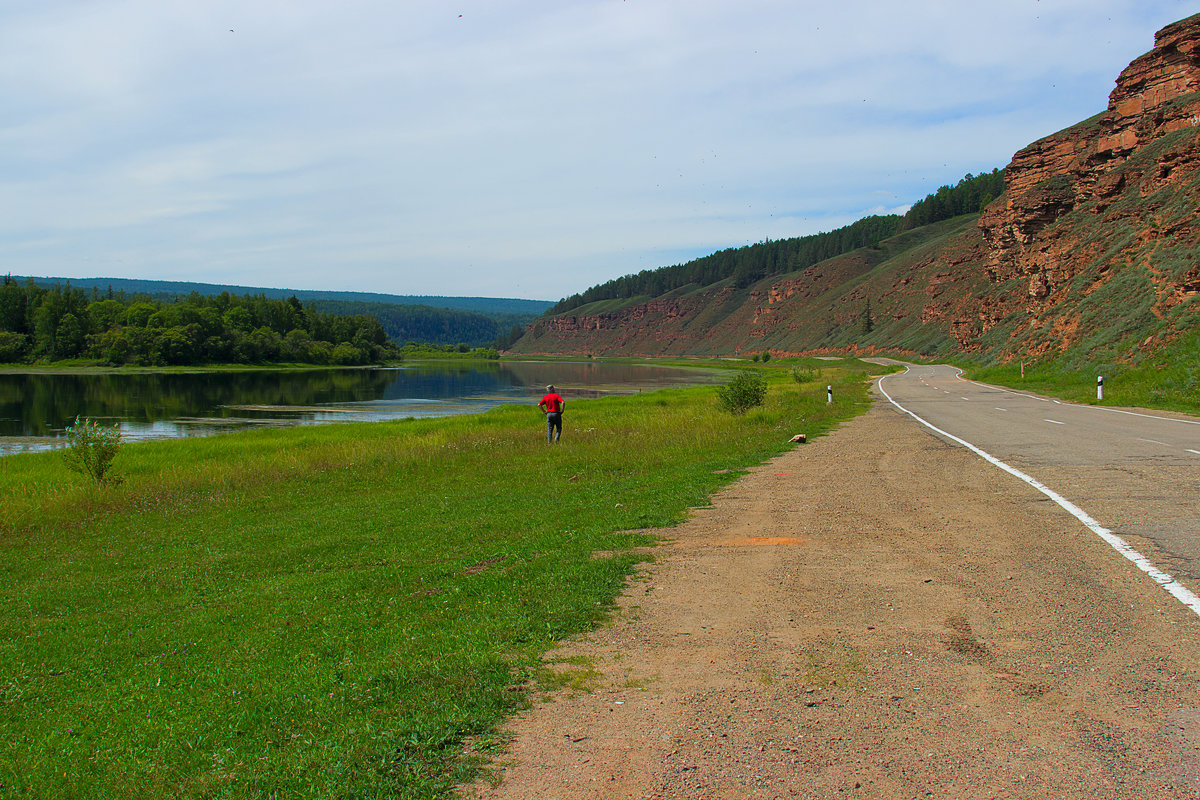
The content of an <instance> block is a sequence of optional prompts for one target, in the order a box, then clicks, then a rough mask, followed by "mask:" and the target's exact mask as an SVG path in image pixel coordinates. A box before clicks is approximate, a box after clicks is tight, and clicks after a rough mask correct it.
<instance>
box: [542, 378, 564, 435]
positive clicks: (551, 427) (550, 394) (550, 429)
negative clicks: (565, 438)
mask: <svg viewBox="0 0 1200 800" xmlns="http://www.w3.org/2000/svg"><path fill="white" fill-rule="evenodd" d="M566 406H567V401H566V400H563V399H562V395H560V394H558V393H557V392H555V391H554V384H550V385H549V386H547V387H546V396H545V397H543V398H542V402H540V403H538V408H540V409H541V410H542V412H543V413H545V415H546V443H547V444H553V443H554V442H557V441H558V440H559V437H561V436H562V415H563V409H564V408H566Z"/></svg>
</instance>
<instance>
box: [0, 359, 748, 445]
mask: <svg viewBox="0 0 1200 800" xmlns="http://www.w3.org/2000/svg"><path fill="white" fill-rule="evenodd" d="M724 377H725V375H724V373H723V372H722V371H719V370H710V369H687V368H680V367H660V366H654V365H647V364H614V363H606V362H594V361H586V362H563V361H503V362H479V361H469V362H425V363H420V364H406V365H403V366H400V367H386V368H385V367H379V368H362V369H317V370H312V369H305V370H278V369H270V370H267V369H264V370H242V369H239V370H228V371H221V370H213V371H202V370H198V371H194V372H152V371H146V372H75V373H61V372H15V373H6V374H0V455H8V454H11V453H17V452H25V451H37V450H46V449H51V448H54V447H56V446H61V445H63V444H65V439H64V436H65V433H64V432H65V429H66V427H67V426H69V425H71V424H72V423H73V422H74V420H75V418H76V416H80V417H85V418H91V419H94V420H97V421H99V422H102V423H104V424H117V425H119V426H120V429H121V437H122V439H124V440H126V441H136V440H141V439H161V438H175V437H181V436H203V435H211V434H215V433H222V432H227V431H234V430H241V429H245V428H250V427H261V426H266V425H312V424H319V423H333V422H354V421H379V420H389V419H398V418H405V417H430V416H449V415H453V414H468V413H477V412H480V411H486V410H487V409H489V408H492V407H493V406H496V405H499V404H501V403H529V404H534V403H536V402H537V401H538V400H539V399H540V398H541V396H542V394H544V391H545V385H546V384H548V383H553V384H555V385H556V386H557V387H558V389H559V391H560V393H561V394H563V396H564V397H566V398H567V399H568V400H570V399H571V398H583V397H597V396H600V395H604V394H619V393H629V392H638V391H645V390H652V389H659V388H664V387H668V386H687V385H695V384H706V383H716V382H719V381H721V380H723V379H724Z"/></svg>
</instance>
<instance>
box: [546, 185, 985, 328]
mask: <svg viewBox="0 0 1200 800" xmlns="http://www.w3.org/2000/svg"><path fill="white" fill-rule="evenodd" d="M1003 192H1004V171H1003V170H1000V169H994V170H992V171H991V172H990V173H984V174H982V175H978V176H976V175H971V174H969V173H968V174H967V176H966V177H964V178H963V179H962V180H961V181H959V182H958V183H957V184H956V185H954V186H943V187H941V188H940V189H938V190H937V192H935V193H934V194H930V195H928V196H926V197H925V199H923V200H921V201H919V202H917V203H914V204H913V206H912V207H911V208H910V209H909V210H908V212H907V213H906V214H905V215H904V216H903V217H901V216H898V215H894V214H890V215H884V216H878V215H877V216H870V217H864V218H863V219H860V220H858V221H857V222H854V223H851V224H850V225H846V226H844V227H842V228H837V229H836V230H832V231H828V232H825V233H816V234H812V235H810V236H799V237H795V238H790V239H776V240H774V241H772V240H769V239H768V240H765V241H762V242H759V243H757V244H751V245H745V246H743V247H736V248H727V249H725V250H719V251H717V252H716V253H713V254H711V255H707V256H702V257H701V258H697V259H694V260H692V261H688V262H687V263H685V264H676V265H674V266H670V267H660V268H658V269H653V270H650V269H647V270H642V271H641V272H638V273H636V274H631V275H625V276H622V277H620V278H614V279H613V280H611V281H608V282H606V283H602V284H598V285H596V286H593V287H591V288H590V289H587V290H585V291H583V292H579V293H577V294H573V295H571V296H570V297H566V298H563V299H562V300H560V301H559V302H558V303H556V304H555V305H554V306H552V307H551V308H550V309H549V310H548V311H547V312H546V315H547V316H553V315H555V314H564V313H566V312H568V311H571V310H573V309H576V308H579V307H580V306H585V305H588V304H589V303H595V302H598V301H601V300H628V299H631V298H634V297H643V296H644V297H647V298H649V297H658V296H661V295H664V294H666V293H667V292H671V291H674V290H676V289H682V288H684V287H688V286H694V287H696V288H702V287H705V286H711V285H713V284H715V283H719V282H721V281H726V280H728V281H729V282H730V283H731V284H732V285H733V286H736V287H737V288H740V289H742V288H746V287H747V286H750V285H751V284H754V283H756V282H757V281H760V280H762V279H763V278H770V277H773V276H775V275H783V274H785V273H788V272H795V271H797V270H802V269H806V268H808V267H810V266H812V265H813V264H817V263H819V262H821V261H825V260H826V259H829V258H833V257H834V256H839V255H842V254H843V253H848V252H850V251H852V250H857V249H858V248H861V247H871V246H874V245H877V244H879V243H880V242H882V241H883V240H884V239H887V238H889V237H891V236H895V235H896V234H897V233H900V232H901V231H904V230H909V229H912V228H916V227H920V226H922V225H929V224H931V223H934V222H940V221H941V220H944V219H950V218H951V217H956V216H960V215H962V214H972V213H976V212H978V211H981V210H982V209H983V207H984V206H985V205H987V204H988V203H990V202H991V201H992V200H994V199H995V198H997V197H999V196H1000V195H1001V194H1003Z"/></svg>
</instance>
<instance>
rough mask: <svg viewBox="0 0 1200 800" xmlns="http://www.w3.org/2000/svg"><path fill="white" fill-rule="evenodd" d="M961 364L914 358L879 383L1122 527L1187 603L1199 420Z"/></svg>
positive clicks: (1199, 534)
mask: <svg viewBox="0 0 1200 800" xmlns="http://www.w3.org/2000/svg"><path fill="white" fill-rule="evenodd" d="M959 373H960V370H958V369H957V368H955V367H950V366H946V365H935V366H908V369H907V370H906V371H905V372H904V373H897V374H893V375H888V376H885V377H883V378H881V379H880V381H879V383H878V387H879V389H880V391H881V392H882V393H883V394H884V396H885V398H886V399H887V400H888V401H890V402H891V404H892V407H893V408H896V409H897V410H898V411H901V412H908V414H909V415H911V416H915V417H918V418H919V419H920V420H922V421H924V422H925V423H926V424H927V426H933V427H936V428H937V429H940V431H939V432H934V435H936V436H939V437H940V438H943V439H951V437H956V438H957V439H959V440H962V441H961V442H955V443H956V444H962V443H963V442H966V443H969V444H971V445H974V446H975V447H976V448H978V449H979V450H982V451H985V452H986V453H987V454H990V455H991V456H993V457H994V458H996V459H998V460H999V461H1001V462H1003V463H1004V464H1007V465H1009V466H1010V467H1013V468H1015V469H1016V470H1019V471H1020V472H1022V473H1024V474H1025V475H1028V476H1030V477H1031V478H1033V479H1034V480H1035V481H1037V482H1040V483H1041V484H1043V485H1044V486H1045V487H1047V488H1048V489H1049V490H1050V493H1051V494H1057V495H1059V496H1061V498H1064V499H1065V500H1066V501H1067V503H1066V506H1067V507H1069V506H1070V505H1072V504H1073V505H1074V506H1075V507H1076V508H1077V509H1079V510H1081V511H1082V512H1083V515H1084V516H1083V517H1081V519H1084V518H1086V517H1090V518H1091V519H1092V520H1094V521H1095V522H1096V523H1098V525H1099V526H1101V530H1103V529H1107V530H1108V531H1111V532H1112V533H1113V534H1116V535H1117V536H1119V537H1120V539H1122V540H1124V541H1125V542H1127V543H1128V544H1129V545H1130V546H1131V547H1132V548H1133V549H1134V550H1136V551H1137V552H1136V553H1134V554H1133V555H1130V554H1129V553H1128V552H1126V553H1124V555H1126V557H1128V558H1130V559H1131V560H1135V561H1136V559H1135V556H1137V555H1141V556H1144V557H1145V558H1144V561H1146V562H1149V564H1150V565H1152V566H1149V567H1147V565H1146V564H1141V566H1142V568H1143V569H1144V570H1146V571H1148V572H1150V574H1151V575H1152V576H1153V577H1155V579H1156V580H1158V581H1159V583H1162V584H1167V585H1172V584H1170V578H1171V577H1173V578H1174V579H1176V583H1174V584H1173V586H1175V587H1176V588H1178V587H1180V586H1182V587H1186V588H1185V589H1182V590H1180V591H1178V592H1173V593H1174V594H1176V595H1177V597H1179V599H1181V601H1183V602H1185V604H1187V603H1188V602H1189V598H1188V594H1190V593H1200V420H1197V419H1193V418H1188V417H1184V416H1182V415H1173V414H1170V413H1169V412H1159V411H1144V410H1136V409H1112V408H1103V407H1098V406H1079V405H1073V404H1070V403H1064V402H1061V401H1058V400H1051V399H1047V398H1044V397H1038V396H1035V395H1032V394H1028V393H1024V392H1018V391H1013V390H1011V389H1004V388H1001V387H997V386H988V385H986V384H981V383H976V382H973V381H968V380H964V379H962V378H961V377H960V375H959ZM944 434H949V436H946V435H944ZM1048 500H1049V498H1048ZM1068 510H1070V509H1069V508H1068ZM1077 516H1079V515H1078V514H1077ZM1110 543H1111V542H1110ZM1155 568H1157V570H1161V571H1162V572H1165V573H1169V576H1164V575H1162V574H1161V573H1159V574H1155V571H1154V570H1155ZM1188 590H1190V592H1189V591H1188ZM1195 601H1196V598H1195V597H1194V595H1193V596H1192V597H1191V598H1190V602H1191V604H1192V607H1193V610H1196V611H1197V613H1200V607H1198V606H1200V604H1197V603H1196V602H1195Z"/></svg>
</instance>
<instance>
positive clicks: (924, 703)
mask: <svg viewBox="0 0 1200 800" xmlns="http://www.w3.org/2000/svg"><path fill="white" fill-rule="evenodd" d="M661 535H662V536H663V537H664V544H663V545H662V546H661V547H659V548H657V549H656V551H655V556H656V561H655V563H653V564H649V565H646V566H645V567H644V568H643V569H642V571H641V572H640V573H639V574H638V575H637V576H636V578H635V579H634V580H632V581H631V582H630V585H629V587H628V589H627V591H626V592H625V594H624V596H623V597H622V598H621V600H620V610H619V613H618V614H617V615H616V616H615V617H614V620H613V622H612V623H611V624H610V625H608V626H606V627H604V628H601V629H599V630H597V631H595V632H593V633H592V634H591V635H590V636H588V637H586V638H582V639H580V640H577V641H573V642H571V643H569V644H567V645H566V646H564V647H563V648H561V649H560V650H558V651H556V652H554V653H552V654H550V655H549V656H548V661H549V662H550V666H552V667H553V668H555V669H557V670H560V671H565V672H571V673H572V674H573V675H575V676H577V677H578V678H579V679H580V680H583V681H585V682H586V681H588V680H590V682H591V685H590V686H589V690H588V691H579V690H574V691H571V690H564V691H562V692H559V693H557V694H555V695H552V696H550V697H548V698H546V699H544V700H540V701H537V702H535V703H534V706H533V707H532V708H531V709H530V710H529V711H528V712H527V713H526V714H524V715H522V716H521V717H520V718H518V719H516V720H514V721H513V722H512V724H511V725H510V726H509V730H510V731H511V734H512V736H513V739H512V743H511V746H510V747H509V749H508V751H507V753H506V754H505V755H503V756H502V757H500V759H499V762H498V769H497V773H496V777H497V778H498V784H497V785H494V786H493V785H490V784H488V783H485V782H479V783H477V784H476V785H474V786H472V787H468V789H467V793H468V795H469V796H473V797H478V798H521V799H524V798H556V800H568V799H569V798H601V797H602V798H627V797H628V798H634V797H637V798H644V797H656V798H685V797H686V798H776V797H779V798H784V797H787V798H791V797H811V798H832V797H838V798H846V797H863V798H868V797H869V798H910V797H952V798H992V797H995V798H1001V797H1003V798H1095V797H1104V798H1126V797H1127V798H1177V797H1178V798H1192V797H1200V686H1198V685H1197V675H1198V674H1200V618H1197V617H1196V616H1195V615H1194V614H1192V613H1191V612H1190V611H1188V610H1186V609H1184V608H1183V607H1182V606H1177V605H1173V603H1174V601H1172V600H1171V599H1170V598H1169V597H1167V596H1166V595H1165V594H1164V593H1163V592H1162V591H1161V589H1159V588H1158V587H1157V586H1155V585H1154V584H1153V583H1152V582H1150V580H1149V579H1148V578H1146V577H1145V576H1144V575H1143V574H1142V573H1140V572H1138V571H1137V570H1136V569H1135V568H1134V567H1133V566H1131V565H1130V564H1128V562H1126V561H1125V560H1124V559H1122V558H1120V557H1119V556H1118V555H1116V554H1115V553H1114V552H1113V551H1112V550H1111V548H1109V547H1108V545H1106V544H1104V543H1102V542H1100V541H1099V540H1098V539H1096V538H1095V537H1094V535H1093V534H1091V533H1090V532H1088V531H1086V530H1085V529H1083V528H1082V526H1080V525H1079V523H1078V522H1077V521H1075V520H1074V519H1073V518H1071V517H1069V516H1068V515H1067V514H1066V513H1065V512H1063V511H1062V510H1061V509H1059V508H1058V507H1057V506H1054V505H1053V504H1051V503H1050V502H1048V501H1047V500H1045V498H1044V497H1043V496H1042V495H1040V494H1038V493H1036V492H1035V491H1034V490H1032V489H1030V488H1029V487H1027V486H1025V485H1024V484H1022V483H1020V482H1018V481H1016V480H1015V479H1013V478H1011V477H1009V476H1008V475H1006V474H1004V473H1002V472H1000V471H999V470H997V469H995V468H994V467H991V466H989V465H988V464H986V463H985V462H984V461H982V460H980V459H979V458H977V457H976V456H973V455H972V454H970V453H969V452H967V451H965V450H963V449H962V448H959V447H954V446H951V445H948V444H946V443H944V442H942V441H941V440H940V439H938V438H936V437H935V436H933V435H932V434H930V433H928V432H926V431H925V430H923V429H922V428H920V427H919V426H918V425H916V424H915V423H914V422H913V421H912V420H911V419H909V418H907V417H904V416H902V415H900V414H899V413H898V412H896V411H894V410H892V409H891V408H890V407H889V406H885V405H882V404H878V405H876V407H875V408H874V409H872V410H871V411H870V412H869V413H868V414H866V415H864V416H862V417H859V418H857V419H855V420H853V421H851V422H850V423H848V424H846V425H845V426H843V427H842V428H840V429H839V430H837V431H835V432H833V433H831V434H830V435H828V436H825V437H822V438H819V439H816V440H815V441H813V442H811V443H810V444H807V445H802V446H799V447H797V448H796V449H795V450H792V451H790V452H788V453H787V454H785V455H783V456H780V457H779V458H777V459H775V460H773V461H771V462H770V463H768V464H765V465H763V466H761V467H758V468H756V469H754V470H752V471H751V473H750V474H749V475H747V476H746V477H744V478H743V479H741V480H739V481H738V482H737V483H736V484H734V485H732V486H730V487H729V488H728V489H726V490H725V491H723V492H722V493H720V494H719V495H718V496H716V497H715V498H714V500H713V505H712V506H711V507H710V508H703V509H697V510H696V511H694V512H693V513H692V514H691V516H690V518H689V520H688V521H687V522H685V523H684V524H683V525H681V526H679V527H676V528H671V529H667V530H663V531H662V532H661ZM593 670H594V671H595V672H594V674H593V672H592V671H593Z"/></svg>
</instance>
